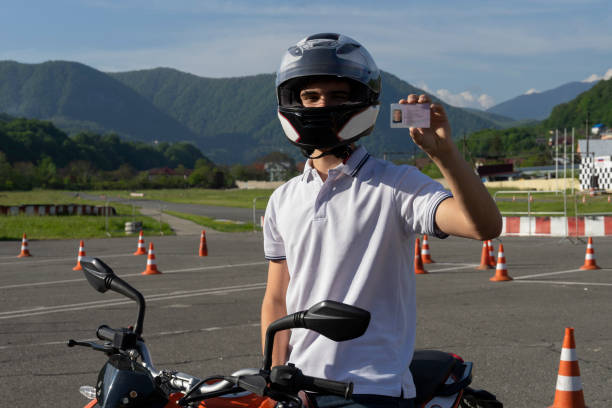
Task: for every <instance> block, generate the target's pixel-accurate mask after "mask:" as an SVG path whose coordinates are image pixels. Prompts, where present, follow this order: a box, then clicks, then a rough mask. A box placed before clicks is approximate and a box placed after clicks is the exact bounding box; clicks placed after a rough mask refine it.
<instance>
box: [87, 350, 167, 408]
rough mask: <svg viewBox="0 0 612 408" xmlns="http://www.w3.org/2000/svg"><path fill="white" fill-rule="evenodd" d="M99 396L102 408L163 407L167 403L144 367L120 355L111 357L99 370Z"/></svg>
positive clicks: (97, 392)
mask: <svg viewBox="0 0 612 408" xmlns="http://www.w3.org/2000/svg"><path fill="white" fill-rule="evenodd" d="M96 397H97V400H98V405H99V406H100V407H101V408H111V407H112V408H115V407H121V408H123V407H125V408H128V407H150V408H163V407H164V406H165V405H166V403H167V402H168V398H167V397H166V395H165V394H164V393H163V391H161V390H160V389H159V387H157V386H156V384H155V381H154V380H153V377H152V376H151V374H150V373H149V372H148V371H147V370H146V369H145V368H144V367H142V366H141V365H140V364H136V363H134V362H133V361H131V360H130V359H129V358H127V357H125V356H122V355H119V354H115V355H113V356H111V357H109V359H108V362H107V363H106V364H105V365H104V367H103V368H102V370H100V373H99V374H98V381H97V383H96ZM126 398H127V399H126Z"/></svg>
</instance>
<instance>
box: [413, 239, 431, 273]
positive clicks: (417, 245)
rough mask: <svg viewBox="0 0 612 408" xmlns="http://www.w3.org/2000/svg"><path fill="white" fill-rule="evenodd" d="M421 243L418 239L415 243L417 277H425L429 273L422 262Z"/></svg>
mask: <svg viewBox="0 0 612 408" xmlns="http://www.w3.org/2000/svg"><path fill="white" fill-rule="evenodd" d="M420 246H421V241H420V240H419V239H418V238H417V239H416V240H415V241H414V273H415V274H416V275H423V274H426V273H429V272H427V271H426V270H425V268H424V267H423V261H422V260H421V248H420Z"/></svg>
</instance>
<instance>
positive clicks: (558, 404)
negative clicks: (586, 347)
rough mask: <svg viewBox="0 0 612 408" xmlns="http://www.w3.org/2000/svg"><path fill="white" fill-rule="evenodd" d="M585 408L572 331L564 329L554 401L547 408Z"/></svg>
mask: <svg viewBox="0 0 612 408" xmlns="http://www.w3.org/2000/svg"><path fill="white" fill-rule="evenodd" d="M585 407H586V405H585V403H584V394H583V392H582V380H581V379H580V368H579V367H578V357H577V356H576V342H575V341H574V329H573V328H572V327H566V328H565V337H564V338H563V348H562V349H561V361H560V362H559V374H558V376H557V387H556V391H555V401H554V402H553V404H552V405H551V406H550V407H549V408H585Z"/></svg>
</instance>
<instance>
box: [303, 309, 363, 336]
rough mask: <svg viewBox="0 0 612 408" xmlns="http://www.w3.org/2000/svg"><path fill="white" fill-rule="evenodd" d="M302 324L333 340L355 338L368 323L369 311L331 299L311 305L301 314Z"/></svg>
mask: <svg viewBox="0 0 612 408" xmlns="http://www.w3.org/2000/svg"><path fill="white" fill-rule="evenodd" d="M302 322H303V326H297V327H304V328H306V329H310V330H314V331H316V332H317V333H320V334H322V335H323V336H325V337H327V338H330V339H332V340H334V341H345V340H351V339H355V338H357V337H359V336H361V335H362V334H363V333H365V331H366V329H367V328H368V325H369V324H370V312H368V311H367V310H364V309H360V308H358V307H355V306H350V305H347V304H344V303H340V302H334V301H333V300H324V301H322V302H319V303H317V304H316V305H314V306H312V307H311V308H310V309H308V310H307V311H306V313H304V315H303V316H302Z"/></svg>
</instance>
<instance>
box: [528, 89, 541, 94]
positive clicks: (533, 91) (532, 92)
mask: <svg viewBox="0 0 612 408" xmlns="http://www.w3.org/2000/svg"><path fill="white" fill-rule="evenodd" d="M536 93H540V91H538V90H537V89H535V88H531V89H530V90H528V91H527V92H525V95H532V94H536Z"/></svg>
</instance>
